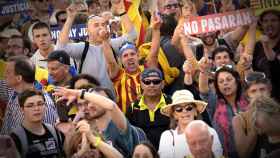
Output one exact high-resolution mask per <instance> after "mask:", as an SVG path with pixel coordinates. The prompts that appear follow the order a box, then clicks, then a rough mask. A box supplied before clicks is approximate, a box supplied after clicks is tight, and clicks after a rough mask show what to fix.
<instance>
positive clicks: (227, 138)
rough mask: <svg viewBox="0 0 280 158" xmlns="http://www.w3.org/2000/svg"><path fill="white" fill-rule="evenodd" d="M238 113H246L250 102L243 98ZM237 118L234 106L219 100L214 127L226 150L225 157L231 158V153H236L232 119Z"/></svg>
mask: <svg viewBox="0 0 280 158" xmlns="http://www.w3.org/2000/svg"><path fill="white" fill-rule="evenodd" d="M235 107H236V111H237V113H239V112H242V111H246V110H247V107H248V102H247V100H246V99H245V98H244V97H241V98H240V99H239V100H238V101H237V103H236V105H235ZM234 116H235V112H234V110H233V106H232V105H229V104H227V103H226V102H225V100H224V99H218V101H217V106H216V111H215V113H214V118H213V122H214V123H213V125H214V128H215V129H216V130H217V132H218V134H219V137H220V140H221V143H222V145H223V149H224V155H225V156H226V157H231V156H230V155H231V153H232V152H235V150H234V149H235V143H234V139H233V137H234V135H233V129H232V118H233V117H234Z"/></svg>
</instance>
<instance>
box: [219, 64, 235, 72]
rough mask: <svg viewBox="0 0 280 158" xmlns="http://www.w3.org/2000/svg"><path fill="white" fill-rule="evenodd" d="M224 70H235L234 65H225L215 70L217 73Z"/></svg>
mask: <svg viewBox="0 0 280 158" xmlns="http://www.w3.org/2000/svg"><path fill="white" fill-rule="evenodd" d="M222 68H228V69H233V66H232V65H223V66H218V67H217V68H216V69H215V72H217V71H219V70H221V69H222Z"/></svg>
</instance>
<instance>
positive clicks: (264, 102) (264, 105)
mask: <svg viewBox="0 0 280 158" xmlns="http://www.w3.org/2000/svg"><path fill="white" fill-rule="evenodd" d="M250 106H251V107H252V108H254V109H255V111H263V112H265V113H268V114H275V113H280V104H279V103H277V102H276V101H275V100H274V99H272V98H271V97H268V96H260V97H256V98H254V99H253V100H252V102H251V103H250Z"/></svg>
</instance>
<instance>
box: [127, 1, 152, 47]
mask: <svg viewBox="0 0 280 158" xmlns="http://www.w3.org/2000/svg"><path fill="white" fill-rule="evenodd" d="M140 3H141V0H124V5H125V9H126V12H127V15H128V17H129V19H130V20H131V21H132V23H133V24H134V27H135V29H136V32H137V41H136V46H140V45H141V44H143V43H144V40H145V33H146V29H147V28H148V26H149V22H148V20H147V18H146V17H145V15H144V14H141V13H140V12H139V6H140ZM122 29H123V33H126V32H127V30H125V28H124V27H123V26H122Z"/></svg>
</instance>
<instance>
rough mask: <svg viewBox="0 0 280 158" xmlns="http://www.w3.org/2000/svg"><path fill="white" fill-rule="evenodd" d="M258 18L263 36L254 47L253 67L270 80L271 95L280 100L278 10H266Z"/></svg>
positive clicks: (279, 23) (279, 31) (279, 13)
mask: <svg viewBox="0 0 280 158" xmlns="http://www.w3.org/2000/svg"><path fill="white" fill-rule="evenodd" d="M259 20H260V21H259V22H260V26H261V29H262V32H263V36H262V37H261V40H260V41H258V42H257V43H256V46H255V49H254V50H255V52H254V54H253V69H254V70H256V71H262V72H264V73H265V75H266V77H267V78H269V79H270V80H271V84H272V97H274V98H275V99H277V100H278V101H280V77H279V75H278V74H279V73H280V71H279V66H280V53H279V52H280V35H279V34H280V29H279V28H280V11H277V10H267V11H265V12H263V13H262V14H261V15H260V19H259Z"/></svg>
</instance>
